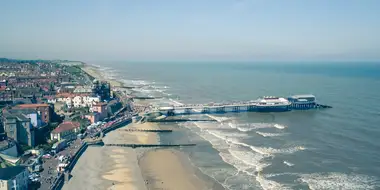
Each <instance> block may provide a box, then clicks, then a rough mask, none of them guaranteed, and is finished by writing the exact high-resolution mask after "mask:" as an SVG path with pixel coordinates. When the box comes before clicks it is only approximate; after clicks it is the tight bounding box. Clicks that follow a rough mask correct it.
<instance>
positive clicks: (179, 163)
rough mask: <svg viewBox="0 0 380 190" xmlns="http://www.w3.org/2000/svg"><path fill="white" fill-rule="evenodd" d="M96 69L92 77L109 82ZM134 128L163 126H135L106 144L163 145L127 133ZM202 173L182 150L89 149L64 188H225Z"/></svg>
mask: <svg viewBox="0 0 380 190" xmlns="http://www.w3.org/2000/svg"><path fill="white" fill-rule="evenodd" d="M96 69H97V68H95V67H92V66H85V67H84V70H85V71H86V72H87V73H88V74H90V75H92V76H94V77H95V78H98V79H99V80H106V79H104V78H102V76H101V75H100V73H98V71H97V70H96ZM108 81H110V80H108ZM110 82H112V84H111V85H121V83H119V82H117V81H110ZM139 103H141V102H139ZM145 103H146V102H145ZM133 128H138V129H158V128H159V127H158V125H157V124H156V123H149V122H147V123H131V124H129V125H127V126H125V127H122V128H119V129H117V130H114V131H112V132H110V133H108V134H107V135H106V136H105V137H104V138H103V141H104V143H106V144H123V143H128V144H132V143H135V144H158V143H159V136H158V134H157V133H146V132H130V131H126V130H125V129H133ZM199 173H200V172H199V171H197V169H196V168H194V167H193V166H192V165H191V162H190V161H189V159H188V157H187V155H186V154H184V153H183V152H181V151H180V150H179V149H167V148H165V149H132V148H124V147H107V146H103V147H88V149H87V150H86V151H85V152H84V153H83V155H82V156H81V158H80V159H79V160H78V162H77V164H76V165H75V167H74V169H73V170H72V172H71V175H72V178H71V179H70V180H69V181H68V182H67V183H66V184H65V185H64V187H63V189H64V190H71V189H89V190H90V189H99V190H100V189H122V190H125V189H128V190H133V189H138V190H146V189H168V190H179V189H181V190H203V189H223V188H222V187H221V186H220V185H219V184H215V183H214V182H213V181H211V180H205V179H206V178H199V177H198V176H199V175H197V174H199Z"/></svg>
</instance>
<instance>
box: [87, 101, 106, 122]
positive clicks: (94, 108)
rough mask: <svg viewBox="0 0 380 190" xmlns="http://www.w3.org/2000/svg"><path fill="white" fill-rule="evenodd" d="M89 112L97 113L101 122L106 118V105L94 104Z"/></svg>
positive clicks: (102, 103) (101, 103)
mask: <svg viewBox="0 0 380 190" xmlns="http://www.w3.org/2000/svg"><path fill="white" fill-rule="evenodd" d="M90 111H92V112H98V113H99V119H100V120H103V119H104V118H106V117H107V116H108V112H107V103H104V102H99V103H97V104H94V105H93V106H92V109H91V110H90Z"/></svg>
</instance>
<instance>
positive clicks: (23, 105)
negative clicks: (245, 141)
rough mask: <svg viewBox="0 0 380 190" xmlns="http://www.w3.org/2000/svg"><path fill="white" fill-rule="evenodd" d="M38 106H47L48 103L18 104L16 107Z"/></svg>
mask: <svg viewBox="0 0 380 190" xmlns="http://www.w3.org/2000/svg"><path fill="white" fill-rule="evenodd" d="M38 107H49V104H20V105H17V106H16V108H38Z"/></svg>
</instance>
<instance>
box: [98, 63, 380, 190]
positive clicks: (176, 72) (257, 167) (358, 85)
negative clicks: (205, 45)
mask: <svg viewBox="0 0 380 190" xmlns="http://www.w3.org/2000/svg"><path fill="white" fill-rule="evenodd" d="M94 65H96V66H97V67H99V69H100V70H101V71H102V73H103V74H104V75H106V76H107V77H108V78H110V79H118V80H119V81H121V82H123V83H124V84H125V85H130V86H133V85H134V86H140V87H141V88H140V89H138V93H139V94H142V95H151V96H156V97H161V98H160V99H157V100H154V102H153V103H154V104H157V105H165V104H174V105H181V104H198V103H210V102H229V101H247V100H254V99H257V98H258V97H260V96H269V95H270V96H282V97H287V96H290V95H295V94H313V95H315V96H316V98H317V102H318V103H321V104H326V105H330V106H332V107H333V108H332V109H319V110H307V111H290V112H283V113H253V112H242V113H228V114H215V115H211V117H214V118H217V120H218V122H208V121H199V122H197V121H194V122H184V123H163V124H160V125H161V126H163V127H168V128H175V129H178V130H176V132H175V133H173V134H170V135H166V134H163V135H160V140H161V141H162V142H171V143H188V142H191V143H196V144H197V146H195V147H193V148H183V151H184V152H186V153H187V154H188V155H189V157H190V160H191V162H192V164H193V165H194V166H195V167H197V168H198V169H199V171H200V172H201V173H202V175H205V176H207V177H208V179H210V180H215V182H217V183H220V184H221V185H222V186H223V187H224V188H225V189H231V190H232V189H265V190H268V189H274V190H281V189H315V190H324V189H331V190H346V189H347V190H351V189H352V190H356V189H358V190H359V189H363V190H370V189H380V63H361V62H350V63H345V62H321V63H317V62H296V63H291V62H284V63H282V62H278V63H275V62H180V61H179V62H174V61H171V62H102V63H95V64H94ZM181 117H188V118H191V119H200V118H203V119H205V118H207V117H209V116H208V115H190V116H181Z"/></svg>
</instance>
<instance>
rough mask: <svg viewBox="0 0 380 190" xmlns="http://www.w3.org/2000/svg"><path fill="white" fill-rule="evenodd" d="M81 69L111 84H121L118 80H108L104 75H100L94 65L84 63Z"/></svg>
mask: <svg viewBox="0 0 380 190" xmlns="http://www.w3.org/2000/svg"><path fill="white" fill-rule="evenodd" d="M81 69H82V70H83V71H85V72H86V73H87V74H89V75H91V76H93V77H95V78H96V79H98V80H104V81H108V82H109V83H110V84H111V86H122V83H121V82H119V81H117V80H109V79H107V78H105V77H104V76H102V75H101V74H100V73H99V70H98V69H97V68H96V67H94V66H91V65H84V66H83V67H82V68H81Z"/></svg>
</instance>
